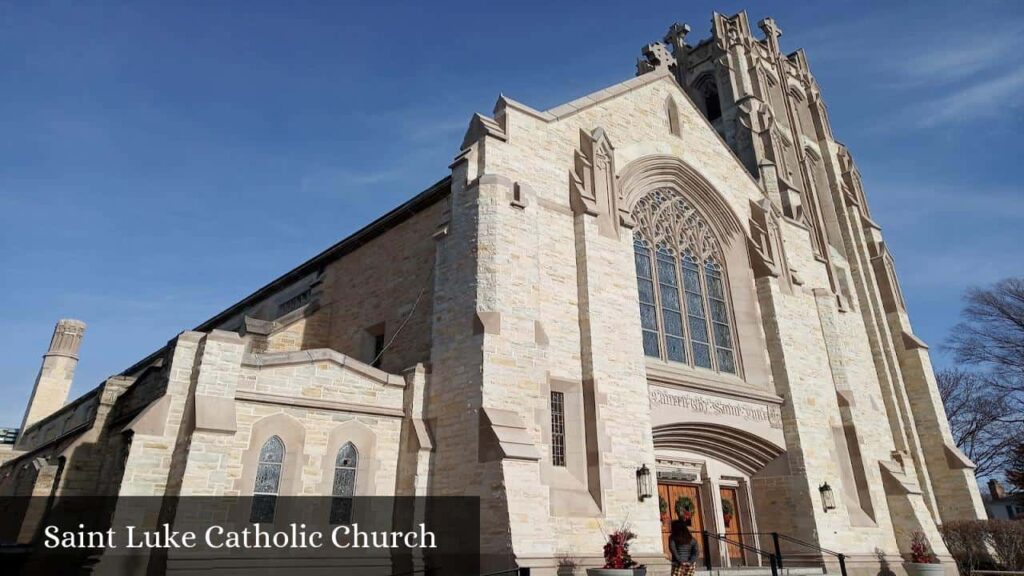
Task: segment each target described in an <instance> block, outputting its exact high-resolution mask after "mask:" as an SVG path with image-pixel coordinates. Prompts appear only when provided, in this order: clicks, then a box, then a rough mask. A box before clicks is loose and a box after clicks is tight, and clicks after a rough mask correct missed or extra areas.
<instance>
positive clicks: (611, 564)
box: [604, 526, 643, 569]
mask: <svg viewBox="0 0 1024 576" xmlns="http://www.w3.org/2000/svg"><path fill="white" fill-rule="evenodd" d="M634 538H636V534H634V533H633V532H631V531H630V530H629V528H627V527H625V526H623V527H622V528H619V529H618V530H616V531H615V532H612V533H611V534H609V535H608V542H607V543H605V545H604V567H605V568H620V569H625V568H643V566H640V565H638V564H637V563H636V562H634V561H633V557H632V556H630V555H629V543H630V542H631V541H632V540H633V539H634Z"/></svg>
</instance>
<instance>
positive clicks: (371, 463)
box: [319, 420, 380, 496]
mask: <svg viewBox="0 0 1024 576" xmlns="http://www.w3.org/2000/svg"><path fill="white" fill-rule="evenodd" d="M347 442H351V443H352V445H353V446H355V447H356V451H357V452H358V454H359V460H358V462H357V464H356V487H355V495H356V496H376V495H377V479H376V477H377V471H378V470H379V469H380V459H379V458H378V457H377V434H376V433H375V432H374V431H373V430H371V429H370V427H369V426H367V425H366V424H363V423H362V422H358V421H355V420H349V421H348V422H342V423H341V424H338V425H337V426H335V427H334V429H333V430H331V433H330V436H329V437H328V439H327V452H326V453H325V454H324V456H323V460H321V465H320V468H322V469H323V472H322V478H321V480H320V490H319V494H320V495H321V496H330V495H331V494H332V488H333V485H334V462H335V459H336V458H337V456H338V450H341V447H342V446H344V445H345V444H346V443H347Z"/></svg>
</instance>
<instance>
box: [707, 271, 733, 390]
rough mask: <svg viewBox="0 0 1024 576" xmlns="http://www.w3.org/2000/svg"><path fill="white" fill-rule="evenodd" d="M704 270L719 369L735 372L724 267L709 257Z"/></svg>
mask: <svg viewBox="0 0 1024 576" xmlns="http://www.w3.org/2000/svg"><path fill="white" fill-rule="evenodd" d="M704 271H705V272H704V280H705V282H706V283H707V286H708V305H709V308H710V310H711V324H712V326H713V327H714V333H715V355H716V356H717V358H718V369H719V370H720V371H722V372H728V373H729V374H735V373H736V356H735V353H734V352H733V349H732V331H731V329H730V328H729V308H728V306H727V305H726V303H725V288H724V287H723V286H722V267H721V266H720V265H719V264H718V262H715V261H714V260H711V259H709V260H708V261H707V262H705V263H704Z"/></svg>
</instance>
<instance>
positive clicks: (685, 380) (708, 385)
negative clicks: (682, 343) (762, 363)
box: [646, 358, 783, 404]
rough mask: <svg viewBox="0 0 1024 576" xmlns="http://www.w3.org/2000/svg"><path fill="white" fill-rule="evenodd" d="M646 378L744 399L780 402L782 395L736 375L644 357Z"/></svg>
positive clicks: (656, 381) (653, 381)
mask: <svg viewBox="0 0 1024 576" xmlns="http://www.w3.org/2000/svg"><path fill="white" fill-rule="evenodd" d="M646 368H647V380H648V381H649V382H652V383H657V384H668V385H671V386H684V387H686V388H692V389H697V390H703V391H706V392H712V393H715V394H723V395H726V396H732V397H735V398H739V399H744V400H760V401H763V402H770V403H773V404H782V402H783V399H782V397H781V396H779V395H777V394H775V393H773V392H772V391H770V390H769V389H768V386H767V383H765V385H764V386H755V385H751V384H750V383H748V382H746V381H744V380H743V379H742V378H740V377H738V376H728V375H723V374H718V373H715V372H711V371H704V370H700V369H696V368H689V367H683V366H675V365H673V364H670V363H669V362H665V361H663V360H655V359H652V358H647V359H646Z"/></svg>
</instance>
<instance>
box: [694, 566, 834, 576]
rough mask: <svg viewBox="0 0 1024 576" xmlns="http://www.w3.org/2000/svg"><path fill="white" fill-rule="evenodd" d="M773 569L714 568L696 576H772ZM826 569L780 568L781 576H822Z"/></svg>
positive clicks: (750, 567) (756, 567)
mask: <svg viewBox="0 0 1024 576" xmlns="http://www.w3.org/2000/svg"><path fill="white" fill-rule="evenodd" d="M771 574H772V569H771V568H769V567H767V566H736V567H731V568H712V569H711V570H710V571H708V570H697V571H696V572H695V573H694V576H771ZM822 574H825V569H824V568H821V567H809V566H803V567H799V568H779V576H821V575H822Z"/></svg>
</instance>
